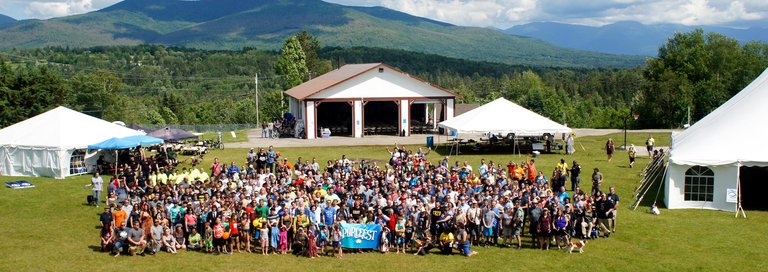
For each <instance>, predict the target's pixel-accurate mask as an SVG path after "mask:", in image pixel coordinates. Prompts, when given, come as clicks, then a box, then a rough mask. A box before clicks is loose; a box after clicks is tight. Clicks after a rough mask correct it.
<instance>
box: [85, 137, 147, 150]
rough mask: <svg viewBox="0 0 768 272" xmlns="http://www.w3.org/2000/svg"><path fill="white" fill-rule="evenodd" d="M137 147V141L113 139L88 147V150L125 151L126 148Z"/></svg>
mask: <svg viewBox="0 0 768 272" xmlns="http://www.w3.org/2000/svg"><path fill="white" fill-rule="evenodd" d="M137 146H139V143H138V142H137V141H131V140H126V139H124V138H114V137H113V138H109V139H107V140H106V141H103V142H100V143H97V144H92V145H88V149H91V150H95V149H108V150H116V149H126V148H131V147H137Z"/></svg>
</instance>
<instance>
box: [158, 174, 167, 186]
mask: <svg viewBox="0 0 768 272" xmlns="http://www.w3.org/2000/svg"><path fill="white" fill-rule="evenodd" d="M157 182H158V183H160V184H162V185H165V184H166V183H168V174H166V173H165V172H160V174H158V175H157Z"/></svg>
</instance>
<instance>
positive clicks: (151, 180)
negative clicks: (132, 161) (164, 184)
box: [149, 171, 157, 187]
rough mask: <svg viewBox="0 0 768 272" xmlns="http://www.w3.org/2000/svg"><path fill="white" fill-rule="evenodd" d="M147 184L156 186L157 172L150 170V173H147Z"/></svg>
mask: <svg viewBox="0 0 768 272" xmlns="http://www.w3.org/2000/svg"><path fill="white" fill-rule="evenodd" d="M149 184H151V185H152V187H155V186H157V172H155V171H152V173H149Z"/></svg>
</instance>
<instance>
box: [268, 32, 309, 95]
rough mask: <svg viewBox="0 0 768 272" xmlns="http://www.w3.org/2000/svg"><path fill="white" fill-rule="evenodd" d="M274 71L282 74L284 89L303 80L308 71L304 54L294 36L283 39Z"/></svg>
mask: <svg viewBox="0 0 768 272" xmlns="http://www.w3.org/2000/svg"><path fill="white" fill-rule="evenodd" d="M275 71H276V72H277V74H278V75H281V76H283V88H284V89H286V90H287V89H290V88H293V87H295V86H298V85H299V84H301V83H302V82H304V80H305V78H306V76H307V72H308V70H307V63H306V56H305V55H304V51H303V50H302V48H301V44H300V43H299V40H298V39H297V38H296V36H292V37H290V38H288V39H287V40H286V41H285V44H284V45H283V48H282V49H281V50H280V56H279V57H278V59H277V64H275Z"/></svg>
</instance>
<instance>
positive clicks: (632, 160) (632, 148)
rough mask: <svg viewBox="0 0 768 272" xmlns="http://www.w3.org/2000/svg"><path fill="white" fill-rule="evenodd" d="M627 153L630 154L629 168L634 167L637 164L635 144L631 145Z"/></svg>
mask: <svg viewBox="0 0 768 272" xmlns="http://www.w3.org/2000/svg"><path fill="white" fill-rule="evenodd" d="M627 154H628V155H629V168H632V167H634V166H635V156H636V155H637V150H636V149H635V145H630V146H629V149H628V150H627Z"/></svg>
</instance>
